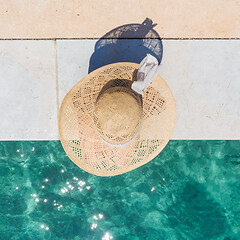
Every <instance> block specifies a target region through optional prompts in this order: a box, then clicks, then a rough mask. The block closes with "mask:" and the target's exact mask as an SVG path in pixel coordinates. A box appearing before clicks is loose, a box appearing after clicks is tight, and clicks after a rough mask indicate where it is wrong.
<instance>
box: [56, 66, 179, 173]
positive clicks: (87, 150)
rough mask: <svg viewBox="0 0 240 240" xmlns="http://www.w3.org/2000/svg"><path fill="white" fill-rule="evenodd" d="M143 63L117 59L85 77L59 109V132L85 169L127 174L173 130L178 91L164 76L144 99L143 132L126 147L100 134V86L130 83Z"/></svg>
mask: <svg viewBox="0 0 240 240" xmlns="http://www.w3.org/2000/svg"><path fill="white" fill-rule="evenodd" d="M138 67H139V65H138V64H135V63H114V64H110V65H107V66H104V67H102V68H99V69H97V70H95V71H93V72H91V73H90V74H89V75H87V76H86V77H85V78H83V79H82V80H80V81H79V82H78V83H77V84H76V85H75V86H74V87H73V88H72V89H71V90H70V91H69V92H68V94H67V95H66V96H65V98H64V100H63V102H62V105H61V108H60V112H59V123H58V124H59V135H60V140H61V143H62V145H63V148H64V150H65V152H66V153H67V155H68V156H69V158H70V159H71V160H72V161H73V162H74V163H75V164H76V165H78V166H79V167H80V168H82V169H83V170H85V171H87V172H89V173H92V174H94V175H98V176H114V175H119V174H123V173H126V172H128V171H131V170H133V169H135V168H138V167H140V166H142V165H143V164H146V163H147V162H149V161H150V160H152V159H153V158H154V157H156V156H157V155H158V154H159V153H160V152H161V151H162V149H163V148H164V147H165V146H166V144H167V143H168V141H169V139H170V136H171V134H172V132H173V129H174V125H175V119H176V109H175V104H174V99H173V96H172V93H171V91H170V89H169V87H168V86H167V84H166V82H165V81H164V80H163V79H162V78H161V77H160V76H159V75H158V76H157V77H156V78H155V79H154V80H153V82H152V83H151V85H150V86H149V87H148V88H147V89H146V91H145V93H144V98H143V121H142V126H141V129H140V132H139V133H138V135H137V137H136V138H135V139H134V140H133V141H132V142H131V143H130V144H128V145H126V146H123V147H112V146H109V145H108V144H106V143H105V142H104V141H103V140H102V139H101V138H100V137H99V135H98V134H97V131H96V129H95V125H94V120H93V109H94V104H95V102H96V99H97V97H98V96H99V93H100V91H103V89H104V87H105V86H106V84H107V83H108V84H110V87H116V86H120V87H130V85H131V81H133V80H136V73H137V70H138Z"/></svg>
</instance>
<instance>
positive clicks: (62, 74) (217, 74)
mask: <svg viewBox="0 0 240 240" xmlns="http://www.w3.org/2000/svg"><path fill="white" fill-rule="evenodd" d="M109 41H110V40H109ZM122 41H126V43H127V44H129V40H122ZM132 41H135V40H132ZM95 43H96V40H64V41H63V40H59V41H57V50H58V78H59V95H60V101H59V103H61V101H62V99H63V97H64V95H65V94H66V93H67V92H68V91H69V90H70V89H71V88H72V87H73V86H74V85H75V84H76V83H77V82H78V81H79V80H80V79H81V78H83V77H84V76H85V75H87V73H88V68H89V62H90V58H91V61H92V58H93V56H94V55H93V54H95V53H94V47H95ZM136 44H139V40H137V41H136ZM120 45H121V46H120ZM120 45H119V46H120V47H121V48H122V49H126V51H123V52H122V53H121V52H119V51H117V48H113V49H110V48H109V49H110V50H109V51H103V52H102V55H101V54H99V55H98V58H99V59H98V61H100V62H101V61H103V62H111V59H113V62H114V61H115V60H116V55H115V54H116V53H117V54H120V57H119V56H118V58H117V59H119V60H121V59H124V61H127V54H128V53H129V52H131V51H129V50H127V49H128V47H127V46H124V47H123V45H124V44H123V42H122V43H121V44H120ZM130 45H131V46H130ZM130 45H129V46H130V48H132V46H134V44H132V43H131V44H130ZM131 54H132V53H131ZM136 54H140V53H138V52H136ZM95 57H96V55H95ZM128 57H129V59H132V58H131V56H128ZM136 59H137V58H136ZM95 60H96V59H95ZM98 64H99V63H98ZM160 75H161V76H162V77H163V79H164V80H165V81H166V82H167V83H168V85H169V86H170V88H171V90H172V92H173V95H174V98H175V102H176V107H177V121H176V127H175V130H174V133H173V136H172V139H240V40H165V41H163V60H162V70H161V72H160Z"/></svg>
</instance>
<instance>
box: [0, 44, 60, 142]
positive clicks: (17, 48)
mask: <svg viewBox="0 0 240 240" xmlns="http://www.w3.org/2000/svg"><path fill="white" fill-rule="evenodd" d="M54 44H55V43H54V41H26V40H24V41H0V116H1V121H0V140H48V139H57V138H58V130H57V91H56V90H57V88H56V54H55V45H54Z"/></svg>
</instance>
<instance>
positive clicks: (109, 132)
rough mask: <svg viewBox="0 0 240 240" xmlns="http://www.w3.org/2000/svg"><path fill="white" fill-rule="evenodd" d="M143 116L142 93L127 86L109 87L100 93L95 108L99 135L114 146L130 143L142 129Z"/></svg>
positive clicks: (94, 112)
mask: <svg viewBox="0 0 240 240" xmlns="http://www.w3.org/2000/svg"><path fill="white" fill-rule="evenodd" d="M124 81H125V80H124ZM142 118H143V109H142V101H141V99H140V95H139V94H137V93H135V92H134V91H133V90H132V89H130V88H126V87H112V88H109V89H107V90H106V91H104V92H103V93H102V94H100V95H99V97H98V98H97V100H96V103H95V106H94V109H93V121H94V124H95V127H96V130H97V132H98V134H99V136H100V137H101V138H102V139H103V140H104V141H105V142H106V143H108V144H110V146H113V147H114V146H118V147H120V146H123V145H125V144H128V143H130V141H131V140H132V139H133V138H134V137H135V136H136V135H137V133H138V132H139V130H140V127H141V123H142Z"/></svg>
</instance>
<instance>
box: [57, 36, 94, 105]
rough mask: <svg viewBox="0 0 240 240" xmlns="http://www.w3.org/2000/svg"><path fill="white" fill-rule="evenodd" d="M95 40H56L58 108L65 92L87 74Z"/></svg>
mask: <svg viewBox="0 0 240 240" xmlns="http://www.w3.org/2000/svg"><path fill="white" fill-rule="evenodd" d="M96 42H97V40H57V63H58V87H59V91H58V94H59V107H60V105H61V103H62V100H63V98H64V96H65V95H66V94H67V92H68V91H69V90H70V89H71V88H72V87H73V86H74V85H75V84H76V83H77V82H78V81H80V80H81V79H82V78H83V77H85V76H86V75H87V74H88V68H89V61H90V58H91V55H92V53H93V52H94V46H95V43H96Z"/></svg>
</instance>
